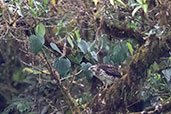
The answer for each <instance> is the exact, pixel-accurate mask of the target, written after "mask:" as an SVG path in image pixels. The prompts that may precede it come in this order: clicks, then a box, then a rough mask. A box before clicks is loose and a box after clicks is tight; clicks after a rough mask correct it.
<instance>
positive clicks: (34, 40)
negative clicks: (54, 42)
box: [29, 35, 45, 54]
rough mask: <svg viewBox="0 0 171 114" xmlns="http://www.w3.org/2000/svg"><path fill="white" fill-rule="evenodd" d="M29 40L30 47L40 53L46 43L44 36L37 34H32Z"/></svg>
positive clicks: (34, 51)
mask: <svg viewBox="0 0 171 114" xmlns="http://www.w3.org/2000/svg"><path fill="white" fill-rule="evenodd" d="M29 41H30V49H31V50H32V52H33V53H35V54H38V52H39V51H41V50H42V48H43V44H44V43H45V39H44V38H43V37H41V36H35V35H31V36H30V38H29Z"/></svg>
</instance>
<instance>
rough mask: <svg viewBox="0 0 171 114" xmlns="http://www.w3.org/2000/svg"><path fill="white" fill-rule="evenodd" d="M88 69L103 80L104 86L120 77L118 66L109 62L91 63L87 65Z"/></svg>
mask: <svg viewBox="0 0 171 114" xmlns="http://www.w3.org/2000/svg"><path fill="white" fill-rule="evenodd" d="M89 70H90V71H91V72H92V73H93V75H94V76H95V77H97V78H98V79H99V80H101V81H102V82H103V84H104V86H105V88H107V87H108V86H109V85H111V84H113V83H114V81H115V80H118V79H119V78H121V77H122V76H121V74H120V72H119V71H118V68H117V67H115V66H113V65H110V64H97V65H92V66H91V67H89Z"/></svg>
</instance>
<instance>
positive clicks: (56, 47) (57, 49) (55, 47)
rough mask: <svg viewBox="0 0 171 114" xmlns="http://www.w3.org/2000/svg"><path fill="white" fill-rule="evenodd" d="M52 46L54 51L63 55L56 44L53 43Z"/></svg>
mask: <svg viewBox="0 0 171 114" xmlns="http://www.w3.org/2000/svg"><path fill="white" fill-rule="evenodd" d="M50 46H51V48H52V49H54V50H55V51H57V52H58V53H60V54H62V52H61V50H60V49H59V48H58V46H57V45H56V44H55V43H53V42H51V43H50Z"/></svg>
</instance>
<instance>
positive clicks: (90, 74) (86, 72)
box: [81, 63, 93, 81]
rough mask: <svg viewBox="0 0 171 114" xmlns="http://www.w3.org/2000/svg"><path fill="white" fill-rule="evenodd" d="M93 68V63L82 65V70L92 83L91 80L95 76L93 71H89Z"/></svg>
mask: <svg viewBox="0 0 171 114" xmlns="http://www.w3.org/2000/svg"><path fill="white" fill-rule="evenodd" d="M90 66H92V64H91V63H82V64H81V69H82V70H83V73H84V75H85V76H86V78H87V80H88V81H90V80H91V78H92V77H93V74H92V73H91V71H89V70H88V68H89V67H90Z"/></svg>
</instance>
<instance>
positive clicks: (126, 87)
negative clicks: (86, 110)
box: [89, 33, 171, 114]
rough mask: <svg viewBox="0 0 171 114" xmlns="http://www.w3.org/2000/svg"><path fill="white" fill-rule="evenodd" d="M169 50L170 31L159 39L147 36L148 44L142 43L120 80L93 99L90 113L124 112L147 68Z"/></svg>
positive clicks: (170, 43) (145, 74)
mask: <svg viewBox="0 0 171 114" xmlns="http://www.w3.org/2000/svg"><path fill="white" fill-rule="evenodd" d="M169 51H171V33H168V34H167V35H166V36H164V37H163V38H162V39H161V40H159V38H157V37H155V36H151V37H150V38H149V41H148V44H147V43H146V44H144V45H142V46H141V47H140V48H139V49H138V50H137V52H136V53H135V55H134V56H133V59H132V62H131V64H130V66H129V68H128V70H127V73H126V74H125V75H124V76H123V77H122V79H121V80H119V81H118V82H115V83H114V84H113V85H112V87H110V88H109V89H106V90H103V91H102V92H100V93H99V94H97V95H96V97H95V98H94V99H93V101H92V102H91V104H89V107H91V109H92V113H93V114H95V113H97V112H102V113H103V114H115V113H116V112H119V111H121V112H126V109H127V108H128V106H129V105H131V104H133V103H135V102H136V101H137V100H138V98H137V94H138V92H139V90H140V88H141V87H142V85H143V82H144V80H145V79H146V77H147V73H146V72H147V69H148V68H149V66H150V65H151V64H152V63H153V62H154V61H157V60H159V59H160V57H163V56H165V55H166V54H167V53H169Z"/></svg>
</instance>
